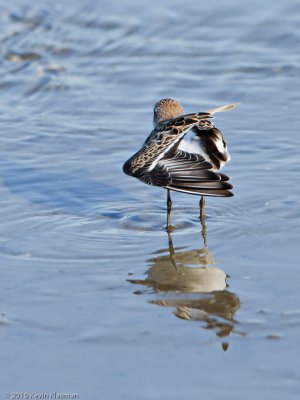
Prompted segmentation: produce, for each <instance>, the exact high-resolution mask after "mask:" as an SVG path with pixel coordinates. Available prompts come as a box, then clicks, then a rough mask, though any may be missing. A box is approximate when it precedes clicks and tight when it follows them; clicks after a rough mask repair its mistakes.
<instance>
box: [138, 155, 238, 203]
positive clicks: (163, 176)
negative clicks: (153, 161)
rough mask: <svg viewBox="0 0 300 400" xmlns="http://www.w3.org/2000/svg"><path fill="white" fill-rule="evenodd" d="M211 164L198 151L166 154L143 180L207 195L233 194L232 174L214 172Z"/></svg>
mask: <svg viewBox="0 0 300 400" xmlns="http://www.w3.org/2000/svg"><path fill="white" fill-rule="evenodd" d="M212 167H213V166H212V165H211V164H210V163H209V162H208V161H206V160H205V159H204V158H203V157H202V156H201V155H199V154H191V153H187V152H185V151H178V152H177V154H176V155H172V158H171V157H168V156H167V155H166V156H165V157H164V158H162V159H161V160H159V162H158V163H157V165H156V166H155V167H154V168H153V169H152V170H151V171H148V172H147V173H146V174H145V176H144V177H143V179H142V180H144V182H147V183H150V184H151V185H154V186H161V187H165V188H167V189H171V190H175V191H179V192H185V193H191V194H203V195H206V196H232V195H233V194H232V193H231V192H230V191H229V190H230V189H232V185H231V184H230V183H228V182H227V181H228V180H229V177H228V176H226V175H224V174H219V173H216V172H213V171H211V169H212Z"/></svg>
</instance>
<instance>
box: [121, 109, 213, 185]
mask: <svg viewBox="0 0 300 400" xmlns="http://www.w3.org/2000/svg"><path fill="white" fill-rule="evenodd" d="M210 118H212V115H211V114H209V113H196V114H187V115H183V116H180V117H177V118H174V119H172V120H170V121H165V122H164V123H163V124H161V125H159V126H158V127H156V128H155V129H154V130H153V131H152V132H151V134H150V136H149V137H148V139H147V140H146V142H145V143H144V145H143V147H142V148H141V149H140V150H139V151H138V152H137V153H135V154H134V155H133V156H132V157H131V158H130V159H129V160H128V161H126V163H125V164H124V166H123V170H124V172H125V173H126V174H128V175H132V176H135V177H137V178H139V179H140V176H141V174H142V175H144V173H145V172H146V171H150V170H152V169H153V168H155V166H156V164H157V163H158V161H159V160H160V159H161V158H163V157H164V156H165V155H166V154H167V153H169V152H170V151H171V150H174V151H175V150H176V149H177V146H178V143H179V142H180V141H181V139H182V138H183V137H184V136H185V135H186V133H187V132H188V131H189V130H190V129H192V128H193V127H194V126H198V127H202V128H203V129H211V127H212V126H213V125H212V123H211V121H210Z"/></svg>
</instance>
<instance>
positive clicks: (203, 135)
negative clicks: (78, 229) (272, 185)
mask: <svg viewBox="0 0 300 400" xmlns="http://www.w3.org/2000/svg"><path fill="white" fill-rule="evenodd" d="M237 104H238V103H234V104H228V105H226V106H223V107H218V108H214V109H212V110H208V111H206V112H200V113H194V114H186V115H184V109H183V108H182V106H181V104H180V103H179V102H178V101H176V100H173V99H162V100H160V101H159V102H158V103H156V105H155V107H154V117H153V124H154V129H153V131H152V132H151V134H150V135H149V137H148V138H147V139H146V141H145V143H144V144H143V146H142V147H141V149H140V150H139V151H138V152H136V153H135V154H134V155H133V156H132V157H130V158H129V160H127V161H126V162H125V164H124V166H123V171H124V173H125V174H127V175H130V176H134V177H135V178H138V179H139V180H141V181H142V182H144V183H147V184H148V185H153V186H160V187H162V188H165V189H167V191H168V194H167V209H168V214H167V229H168V230H169V229H170V214H171V207H172V201H171V195H170V190H175V191H178V192H184V193H190V194H195V195H201V200H200V218H204V204H205V199H204V196H219V197H229V196H233V194H232V192H231V191H230V189H232V185H231V184H230V183H229V182H228V180H229V177H228V176H226V175H224V174H222V173H219V172H217V171H219V170H220V169H221V168H222V167H223V166H224V165H225V164H226V163H227V162H228V161H229V160H230V155H229V153H228V151H227V145H226V142H225V140H224V137H223V135H222V133H221V132H220V131H219V129H217V128H216V127H215V126H214V124H213V123H212V121H211V119H212V118H213V114H214V113H216V112H223V111H228V110H231V109H233V108H234V107H235V106H236V105H237Z"/></svg>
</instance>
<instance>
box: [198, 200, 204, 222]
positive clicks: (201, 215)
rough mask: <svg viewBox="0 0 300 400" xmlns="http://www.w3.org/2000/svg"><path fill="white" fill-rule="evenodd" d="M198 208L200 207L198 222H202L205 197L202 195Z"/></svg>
mask: <svg viewBox="0 0 300 400" xmlns="http://www.w3.org/2000/svg"><path fill="white" fill-rule="evenodd" d="M199 206H200V220H201V221H202V220H203V219H204V218H205V215H204V206H205V197H204V196H203V195H202V196H201V199H200V203H199Z"/></svg>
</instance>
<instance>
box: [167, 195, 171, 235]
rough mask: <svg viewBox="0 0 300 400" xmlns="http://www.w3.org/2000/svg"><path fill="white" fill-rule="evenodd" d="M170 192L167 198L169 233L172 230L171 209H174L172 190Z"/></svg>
mask: <svg viewBox="0 0 300 400" xmlns="http://www.w3.org/2000/svg"><path fill="white" fill-rule="evenodd" d="M167 190H168V197H167V207H168V215H167V230H168V231H169V230H170V228H171V209H172V200H171V195H170V189H167Z"/></svg>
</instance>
